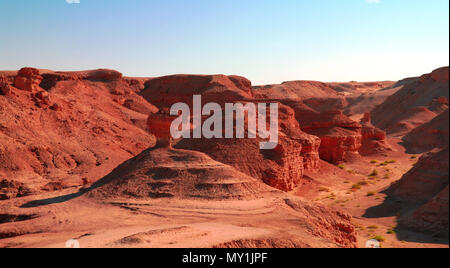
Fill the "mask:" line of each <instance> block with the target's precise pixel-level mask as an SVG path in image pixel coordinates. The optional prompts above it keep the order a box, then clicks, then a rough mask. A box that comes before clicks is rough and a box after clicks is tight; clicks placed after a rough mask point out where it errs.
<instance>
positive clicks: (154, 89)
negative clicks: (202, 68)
mask: <svg viewBox="0 0 450 268" xmlns="http://www.w3.org/2000/svg"><path fill="white" fill-rule="evenodd" d="M141 94H142V95H143V96H144V98H145V99H146V100H147V101H149V102H151V103H153V104H154V105H156V106H157V107H158V108H162V107H166V108H167V107H169V108H170V107H171V106H172V105H173V104H175V103H178V102H183V103H186V104H188V105H191V104H192V96H193V95H201V96H202V102H203V103H208V102H217V103H232V102H236V101H240V100H245V99H249V98H251V97H252V92H251V82H250V81H249V80H247V79H246V78H243V77H240V76H225V75H171V76H164V77H159V78H154V79H150V80H149V81H147V82H146V83H145V89H144V90H143V91H142V92H141Z"/></svg>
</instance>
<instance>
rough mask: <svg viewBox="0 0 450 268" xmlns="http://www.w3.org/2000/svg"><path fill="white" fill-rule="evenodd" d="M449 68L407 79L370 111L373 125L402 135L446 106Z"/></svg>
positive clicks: (389, 132) (430, 118)
mask: <svg viewBox="0 0 450 268" xmlns="http://www.w3.org/2000/svg"><path fill="white" fill-rule="evenodd" d="M448 77H449V68H448V67H444V68H440V69H437V70H435V71H433V72H432V73H430V74H426V75H423V76H422V77H420V78H419V79H415V80H412V81H410V83H408V84H406V85H405V86H404V87H403V88H402V89H400V90H399V91H397V92H396V93H395V94H394V95H392V96H390V97H389V98H388V99H387V100H386V101H385V102H384V103H383V104H381V105H379V106H377V107H376V108H375V109H374V110H373V111H372V113H371V114H372V119H373V124H374V125H375V126H376V127H378V128H381V129H383V130H385V131H386V132H387V133H388V134H393V135H397V136H403V135H405V134H407V133H408V132H409V131H411V130H412V129H414V128H416V127H419V126H421V125H422V124H424V123H426V122H428V121H430V120H432V119H433V118H434V117H436V116H437V115H439V114H440V113H441V112H443V111H445V110H446V109H448V98H449V80H448Z"/></svg>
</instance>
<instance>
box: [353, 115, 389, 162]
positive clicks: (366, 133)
mask: <svg viewBox="0 0 450 268" xmlns="http://www.w3.org/2000/svg"><path fill="white" fill-rule="evenodd" d="M361 125H362V129H361V135H362V146H361V148H360V149H359V153H360V154H361V155H372V154H377V153H382V152H386V151H388V150H392V149H391V148H390V147H389V145H388V144H387V143H386V132H384V131H382V130H381V129H378V128H376V127H374V126H373V125H372V120H371V116H370V113H366V114H364V117H363V118H362V119H361Z"/></svg>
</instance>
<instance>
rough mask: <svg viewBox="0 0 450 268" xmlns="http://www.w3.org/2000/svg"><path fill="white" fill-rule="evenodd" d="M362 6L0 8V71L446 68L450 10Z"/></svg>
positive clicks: (294, 2) (391, 72) (260, 73)
mask: <svg viewBox="0 0 450 268" xmlns="http://www.w3.org/2000/svg"><path fill="white" fill-rule="evenodd" d="M69 1H70V0H69ZM371 1H372V2H377V1H376V0H371ZM368 2H370V0H80V3H79V4H68V3H67V2H66V0H0V14H1V16H0V70H11V69H18V68H21V67H23V66H32V67H38V68H47V69H54V70H82V69H94V68H100V67H105V68H112V69H117V70H119V71H121V72H123V73H124V74H125V75H129V76H161V75H167V74H175V73H196V74H213V73H224V74H239V75H242V76H245V77H247V78H249V79H250V80H252V81H253V83H254V84H265V83H280V82H282V81H287V80H298V79H310V80H321V81H350V80H358V81H371V80H397V79H401V78H404V77H408V76H414V75H420V74H423V73H427V72H430V71H432V70H433V69H435V68H438V67H441V66H446V65H448V64H449V3H448V0H380V1H379V3H368Z"/></svg>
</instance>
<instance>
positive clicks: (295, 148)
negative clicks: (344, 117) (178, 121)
mask: <svg viewBox="0 0 450 268" xmlns="http://www.w3.org/2000/svg"><path fill="white" fill-rule="evenodd" d="M279 125H280V126H279V130H280V135H279V136H280V137H279V143H278V146H277V147H276V148H275V149H273V150H261V149H260V148H259V142H261V139H259V138H258V139H184V140H181V141H180V142H179V143H178V144H177V145H176V148H182V149H189V150H197V151H201V152H204V153H206V154H208V155H209V156H211V158H213V159H214V160H216V161H219V162H222V163H225V164H228V165H230V166H233V167H235V168H236V169H237V170H239V171H241V172H243V173H245V174H248V175H250V176H252V177H255V178H258V179H260V180H262V181H264V182H265V183H267V184H269V185H270V186H272V187H275V188H277V189H280V190H283V191H290V190H292V189H294V188H295V187H297V186H299V185H300V184H301V182H302V178H303V173H304V171H305V169H307V170H316V169H317V167H318V164H319V155H318V148H319V145H320V139H319V138H317V137H314V136H312V135H308V134H306V133H304V132H302V131H301V130H300V128H299V125H298V122H297V121H296V120H295V118H294V112H293V110H292V109H291V108H289V107H287V106H285V105H281V104H280V107H279Z"/></svg>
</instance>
